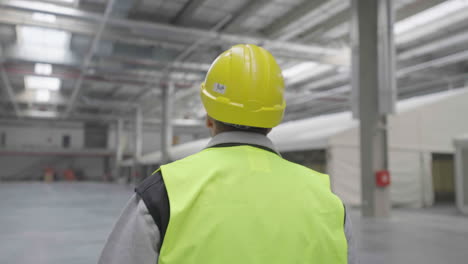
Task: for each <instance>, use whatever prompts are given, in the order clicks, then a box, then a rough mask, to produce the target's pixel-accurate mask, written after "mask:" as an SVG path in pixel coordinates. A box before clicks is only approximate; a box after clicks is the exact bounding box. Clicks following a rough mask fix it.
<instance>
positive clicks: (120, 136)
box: [113, 119, 124, 180]
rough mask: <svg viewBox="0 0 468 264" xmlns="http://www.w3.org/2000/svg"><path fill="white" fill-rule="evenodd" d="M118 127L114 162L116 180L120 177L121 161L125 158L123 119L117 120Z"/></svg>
mask: <svg viewBox="0 0 468 264" xmlns="http://www.w3.org/2000/svg"><path fill="white" fill-rule="evenodd" d="M116 125H117V127H116V133H115V164H114V173H113V174H114V180H118V179H120V163H121V162H122V158H123V149H124V148H123V144H122V139H123V126H124V122H123V119H118V120H117V124H116Z"/></svg>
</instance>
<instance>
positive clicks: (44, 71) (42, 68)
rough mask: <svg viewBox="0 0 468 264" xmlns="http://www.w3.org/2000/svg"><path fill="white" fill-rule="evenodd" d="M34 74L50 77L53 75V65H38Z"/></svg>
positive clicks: (35, 66)
mask: <svg viewBox="0 0 468 264" xmlns="http://www.w3.org/2000/svg"><path fill="white" fill-rule="evenodd" d="M34 72H35V73H36V74H41V75H50V74H51V73H52V65H51V64H47V63H36V64H35V65H34Z"/></svg>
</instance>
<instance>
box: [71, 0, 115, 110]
mask: <svg viewBox="0 0 468 264" xmlns="http://www.w3.org/2000/svg"><path fill="white" fill-rule="evenodd" d="M115 1H116V0H109V1H108V2H107V5H106V11H105V12H104V18H103V20H102V21H101V22H100V24H99V27H98V30H97V32H96V35H94V38H93V41H92V43H91V47H90V48H89V51H88V53H87V54H86V56H85V57H84V60H83V64H82V65H81V71H80V74H79V77H78V79H77V80H75V83H74V87H73V92H72V94H71V96H70V101H69V102H68V107H67V110H66V111H65V117H67V116H69V115H70V113H71V112H72V111H73V108H74V107H75V102H76V100H77V98H78V96H79V95H80V92H81V87H82V83H83V79H84V78H85V74H86V71H87V70H88V67H89V65H90V64H91V60H92V59H93V56H94V53H95V52H96V50H97V48H98V45H99V41H101V35H102V33H103V32H104V29H105V28H106V25H107V21H108V19H109V17H110V15H111V12H112V8H113V7H114V3H115Z"/></svg>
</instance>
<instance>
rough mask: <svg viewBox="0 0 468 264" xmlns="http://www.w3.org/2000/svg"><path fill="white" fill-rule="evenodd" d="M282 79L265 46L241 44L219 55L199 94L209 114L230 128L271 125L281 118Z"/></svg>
mask: <svg viewBox="0 0 468 264" xmlns="http://www.w3.org/2000/svg"><path fill="white" fill-rule="evenodd" d="M283 93H284V80H283V76H282V74H281V69H280V67H279V66H278V64H277V63H276V61H275V59H274V58H273V56H272V55H271V54H270V53H269V52H268V51H267V50H265V49H264V48H261V47H258V46H255V45H249V44H246V45H244V44H242V45H236V46H233V47H232V48H230V49H229V50H227V51H225V52H223V53H222V54H221V55H219V56H218V57H217V58H216V60H215V61H214V62H213V64H212V65H211V67H210V69H209V70H208V73H207V75H206V79H205V82H203V83H202V85H201V89H200V95H201V99H202V102H203V105H204V107H205V109H206V111H207V113H208V115H209V116H210V117H212V118H213V119H215V120H217V121H219V122H222V123H224V124H226V125H228V126H229V125H231V126H232V125H234V126H233V127H236V126H237V127H238V128H241V129H242V127H247V128H248V127H254V128H272V127H275V126H277V125H278V124H279V123H280V122H281V120H282V119H283V115H284V110H285V108H286V102H285V100H284V96H283Z"/></svg>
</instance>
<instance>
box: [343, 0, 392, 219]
mask: <svg viewBox="0 0 468 264" xmlns="http://www.w3.org/2000/svg"><path fill="white" fill-rule="evenodd" d="M352 11H353V15H352V19H353V21H352V25H353V27H354V28H353V30H352V32H353V33H352V35H351V39H352V43H353V45H352V46H353V56H352V58H353V80H352V84H353V92H352V98H353V99H354V101H353V104H354V105H353V113H354V116H358V117H359V118H360V146H361V154H360V158H361V195H362V196H361V202H362V215H363V216H368V217H389V216H390V208H391V202H390V191H389V188H388V187H376V180H375V173H376V171H378V170H387V169H388V147H387V117H386V114H389V113H392V112H393V110H394V104H395V95H396V92H395V91H396V89H395V76H394V68H395V66H394V65H395V64H394V53H395V51H394V45H393V10H392V6H391V0H377V1H376V0H353V3H352Z"/></svg>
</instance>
